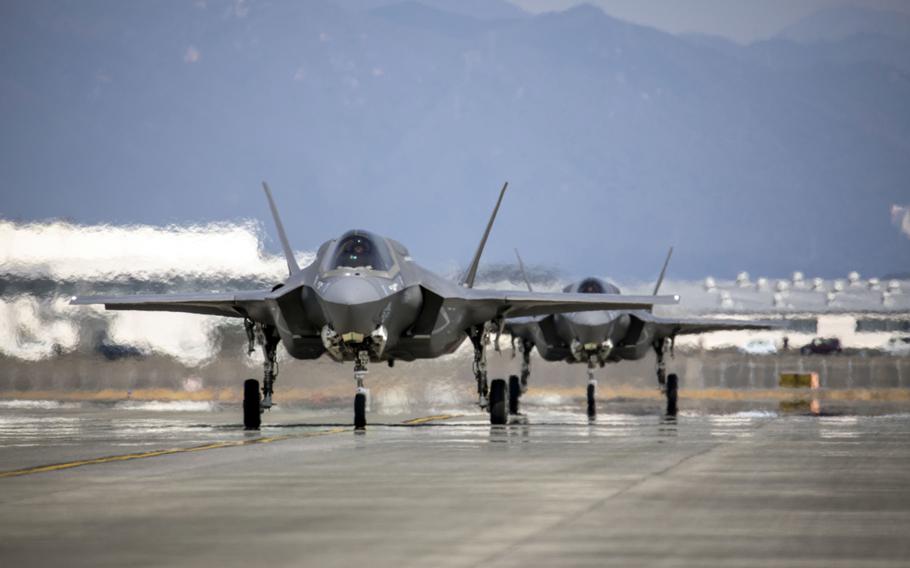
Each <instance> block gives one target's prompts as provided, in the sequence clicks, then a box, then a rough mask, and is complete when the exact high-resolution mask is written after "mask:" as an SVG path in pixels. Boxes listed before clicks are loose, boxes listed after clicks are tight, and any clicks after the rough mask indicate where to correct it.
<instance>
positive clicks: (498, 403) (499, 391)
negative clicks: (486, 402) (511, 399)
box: [490, 379, 509, 424]
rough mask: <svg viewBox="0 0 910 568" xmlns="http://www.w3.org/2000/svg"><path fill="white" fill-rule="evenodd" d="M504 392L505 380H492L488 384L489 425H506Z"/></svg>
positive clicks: (506, 409) (505, 395)
mask: <svg viewBox="0 0 910 568" xmlns="http://www.w3.org/2000/svg"><path fill="white" fill-rule="evenodd" d="M506 390H507V385H506V381H505V379H493V381H492V382H491V383H490V424H506V423H507V422H508V420H509V409H508V408H507V404H508V401H507V400H506V398H507V393H506Z"/></svg>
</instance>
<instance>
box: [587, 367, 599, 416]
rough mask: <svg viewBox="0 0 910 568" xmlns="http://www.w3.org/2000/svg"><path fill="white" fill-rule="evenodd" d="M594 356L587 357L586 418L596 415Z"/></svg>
mask: <svg viewBox="0 0 910 568" xmlns="http://www.w3.org/2000/svg"><path fill="white" fill-rule="evenodd" d="M595 364H596V363H595V361H594V358H593V357H591V358H589V359H588V389H587V398H588V418H596V417H597V399H596V396H597V379H595V378H594V365H595Z"/></svg>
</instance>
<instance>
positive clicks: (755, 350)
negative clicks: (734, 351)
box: [739, 339, 777, 355]
mask: <svg viewBox="0 0 910 568" xmlns="http://www.w3.org/2000/svg"><path fill="white" fill-rule="evenodd" d="M739 350H740V351H741V352H742V353H746V354H749V355H773V354H775V353H777V345H775V344H774V342H773V341H771V340H770V339H752V340H750V341H749V342H748V343H746V344H745V345H743V346H742V347H740V348H739Z"/></svg>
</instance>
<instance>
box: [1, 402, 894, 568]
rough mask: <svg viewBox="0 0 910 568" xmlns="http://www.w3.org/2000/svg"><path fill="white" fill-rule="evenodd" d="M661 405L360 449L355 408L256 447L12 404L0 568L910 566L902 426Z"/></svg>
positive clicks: (547, 413)
mask: <svg viewBox="0 0 910 568" xmlns="http://www.w3.org/2000/svg"><path fill="white" fill-rule="evenodd" d="M684 402H685V398H683V399H682V402H681V404H682V403H684ZM656 406H659V405H656V404H653V403H652V402H648V401H645V402H627V403H626V402H613V403H609V404H605V405H603V410H602V412H601V414H600V415H599V416H598V419H597V421H596V422H595V423H593V424H591V423H589V422H588V421H587V418H586V417H584V416H583V415H582V414H581V413H580V412H578V411H577V410H576V408H575V407H572V406H565V407H558V408H553V407H539V408H534V407H529V408H528V409H527V415H528V416H527V419H526V420H524V421H520V422H519V423H515V424H512V425H510V426H506V427H491V426H489V425H488V424H487V422H486V419H485V417H483V416H481V415H472V414H470V413H471V412H473V411H472V410H471V409H470V408H464V409H454V410H452V409H450V410H449V411H447V412H446V414H462V413H464V414H463V415H461V416H455V417H450V418H437V419H434V420H427V421H419V422H418V423H413V422H412V423H411V424H410V425H404V424H403V422H405V421H407V420H410V419H413V418H415V417H417V416H416V415H400V416H376V415H373V416H371V417H370V419H371V427H370V429H369V431H368V432H367V433H366V434H363V435H355V434H354V433H352V432H351V431H350V428H349V427H346V426H343V427H342V426H338V424H345V423H348V421H349V420H350V416H349V413H348V411H347V409H344V411H340V412H332V411H322V412H319V413H314V412H312V411H304V410H295V409H278V410H275V411H273V412H272V413H271V414H270V415H269V416H267V421H268V424H269V425H268V426H267V427H266V428H264V429H263V430H262V432H260V433H257V434H251V433H245V432H243V431H242V430H240V428H239V424H238V422H239V417H238V409H237V408H236V407H233V406H222V407H218V406H211V405H206V404H205V403H169V404H157V405H155V404H150V403H120V404H119V405H116V406H111V405H92V404H85V403H84V404H77V403H70V404H62V405H61V404H60V403H52V402H43V403H27V402H14V401H6V402H4V403H2V404H0V472H6V473H0V565H3V566H51V565H64V566H93V567H96V566H118V567H119V566H126V565H131V566H213V565H217V566H249V565H256V566H353V565H364V566H486V565H491V566H497V567H500V566H605V565H607V566H611V565H615V566H654V565H666V566H675V565H681V566H788V567H789V566H906V565H907V562H908V559H910V412H908V410H910V409H907V408H904V409H901V408H897V409H896V408H894V407H887V408H883V407H880V406H874V405H861V404H860V403H856V406H855V407H854V408H840V409H838V414H837V415H831V416H809V415H793V414H782V413H779V412H778V411H776V410H775V408H774V407H773V406H764V407H763V406H761V405H756V406H755V407H754V408H753V409H748V408H747V407H746V408H745V409H744V408H741V407H738V408H725V409H720V410H718V409H716V408H699V409H692V408H691V406H690V407H689V409H688V410H684V411H683V412H682V413H681V414H680V416H678V417H676V418H675V419H668V418H664V417H661V416H660V414H659V411H658V409H657V408H656ZM577 408H579V409H580V408H581V406H580V405H579V406H578V407H577ZM683 408H686V406H685V404H683ZM380 423H381V424H384V425H380ZM162 450H166V451H162ZM187 450H189V451H187ZM44 466H51V467H44Z"/></svg>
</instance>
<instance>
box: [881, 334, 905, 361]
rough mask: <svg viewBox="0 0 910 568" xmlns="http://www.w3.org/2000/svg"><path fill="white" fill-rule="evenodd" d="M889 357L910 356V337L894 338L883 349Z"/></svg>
mask: <svg viewBox="0 0 910 568" xmlns="http://www.w3.org/2000/svg"><path fill="white" fill-rule="evenodd" d="M882 351H884V352H885V353H887V354H888V355H897V356H901V357H906V356H908V355H910V337H892V338H891V339H889V340H888V343H886V344H885V346H884V347H883V348H882Z"/></svg>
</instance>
